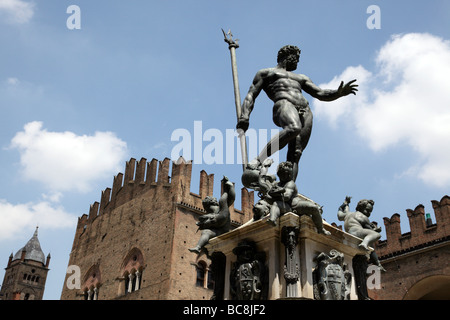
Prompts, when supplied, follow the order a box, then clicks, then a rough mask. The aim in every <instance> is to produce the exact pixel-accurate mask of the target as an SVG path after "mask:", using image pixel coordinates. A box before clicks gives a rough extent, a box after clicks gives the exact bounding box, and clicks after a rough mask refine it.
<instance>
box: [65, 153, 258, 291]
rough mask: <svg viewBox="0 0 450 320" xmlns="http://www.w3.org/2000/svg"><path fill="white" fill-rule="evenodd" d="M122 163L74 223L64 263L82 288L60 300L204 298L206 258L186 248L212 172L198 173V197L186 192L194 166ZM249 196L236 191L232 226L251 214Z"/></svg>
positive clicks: (208, 273)
mask: <svg viewBox="0 0 450 320" xmlns="http://www.w3.org/2000/svg"><path fill="white" fill-rule="evenodd" d="M169 169H170V160H169V159H167V158H166V159H164V160H163V161H158V160H156V159H153V160H152V161H150V162H147V160H146V159H144V158H142V159H141V160H140V161H136V160H135V159H131V160H130V161H127V163H126V167H125V174H122V173H119V174H118V175H116V176H115V177H114V181H113V186H112V189H111V188H107V189H105V190H104V191H103V192H102V193H101V200H100V202H95V203H94V204H92V205H91V206H90V210H89V215H86V214H84V215H82V216H81V217H80V218H79V219H78V224H77V228H76V232H75V237H74V241H73V246H72V250H71V253H70V259H69V265H76V266H78V267H79V268H80V273H81V279H80V280H81V287H80V289H69V288H68V286H67V285H66V281H67V279H68V277H69V276H70V273H69V274H68V275H67V276H66V281H65V282H64V286H63V289H62V294H61V299H62V300H74V299H80V300H81V299H87V300H88V299H89V300H96V299H99V300H107V299H129V300H140V299H158V300H175V299H177V300H178V299H180V300H181V299H209V298H210V297H211V295H212V293H213V290H212V288H213V283H212V277H211V270H210V264H211V261H210V260H209V259H208V258H207V257H206V255H205V254H204V253H202V254H200V255H197V254H195V253H191V252H189V251H188V248H190V247H192V246H194V245H195V244H196V243H197V240H198V238H199V237H200V233H196V232H197V226H196V224H195V223H196V221H197V220H198V219H197V217H198V216H199V215H202V214H204V213H205V211H204V210H203V206H202V199H203V198H204V197H206V196H207V195H213V185H214V175H213V174H210V175H208V174H207V173H206V172H205V171H201V172H200V187H199V193H198V194H196V193H193V192H191V190H190V184H191V172H192V163H190V162H185V161H183V159H182V158H180V160H179V161H178V162H177V163H172V172H171V177H169ZM253 203H254V195H253V192H248V191H247V190H246V189H245V188H243V189H242V190H241V210H237V209H235V208H234V206H233V207H232V208H231V209H232V210H231V220H232V225H233V226H234V227H235V226H238V225H240V224H242V223H244V222H246V221H248V220H249V219H250V218H251V216H252V208H253Z"/></svg>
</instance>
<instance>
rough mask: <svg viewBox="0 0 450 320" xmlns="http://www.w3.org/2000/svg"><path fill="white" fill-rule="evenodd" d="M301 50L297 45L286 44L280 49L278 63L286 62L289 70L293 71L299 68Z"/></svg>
mask: <svg viewBox="0 0 450 320" xmlns="http://www.w3.org/2000/svg"><path fill="white" fill-rule="evenodd" d="M300 52H301V50H300V49H299V48H298V47H296V46H292V45H287V46H284V47H282V48H281V49H280V50H279V51H278V56H277V62H278V64H284V65H285V67H286V70H287V71H293V70H295V69H297V63H298V61H299V59H300Z"/></svg>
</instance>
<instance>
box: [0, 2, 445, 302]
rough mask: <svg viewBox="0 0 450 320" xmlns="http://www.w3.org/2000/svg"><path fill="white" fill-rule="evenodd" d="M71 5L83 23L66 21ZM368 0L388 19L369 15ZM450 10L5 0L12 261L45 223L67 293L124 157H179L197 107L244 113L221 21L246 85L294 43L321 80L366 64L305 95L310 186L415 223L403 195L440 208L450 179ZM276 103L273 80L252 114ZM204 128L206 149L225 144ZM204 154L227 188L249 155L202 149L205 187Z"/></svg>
mask: <svg viewBox="0 0 450 320" xmlns="http://www.w3.org/2000/svg"><path fill="white" fill-rule="evenodd" d="M70 5H77V6H78V7H79V8H80V10H81V15H80V17H81V20H80V21H81V24H80V26H81V29H73V30H71V29H69V28H68V27H67V24H66V21H67V19H68V18H69V17H70V15H71V14H70V13H69V14H68V13H67V12H66V11H67V8H68V7H69V6H70ZM370 5H377V6H378V7H379V8H380V18H381V20H380V21H381V22H380V23H381V24H380V26H381V29H369V28H368V27H367V20H368V19H369V18H370V16H371V13H367V8H368V7H369V6H370ZM449 18H450V4H449V3H448V1H444V0H443V1H429V2H418V1H414V2H413V1H350V0H347V1H331V0H330V1H327V0H321V1H285V0H281V1H254V0H251V1H250V0H249V1H203V0H197V1H176V0H173V1H127V2H125V1H100V0H97V1H82V0H78V1H49V0H47V1H31V0H0V43H1V50H0V110H1V115H2V116H1V117H0V133H1V134H0V153H1V157H0V177H1V180H0V181H1V183H0V263H1V261H3V264H4V266H3V267H2V268H4V267H6V263H7V261H8V256H9V255H10V254H11V252H13V253H15V252H16V251H17V250H19V249H20V248H21V247H22V246H23V245H24V244H25V243H26V241H28V239H29V238H30V237H31V236H32V234H33V231H34V229H35V227H36V225H39V238H40V241H41V245H42V248H43V250H44V253H45V254H47V253H49V252H50V253H51V255H52V261H51V263H50V269H51V271H50V273H49V277H48V280H47V286H46V292H45V295H44V298H45V299H59V297H60V294H61V290H62V287H63V285H64V283H63V282H64V277H65V272H66V268H67V264H68V259H69V253H70V249H71V246H72V241H73V236H74V232H75V226H76V222H77V218H78V217H79V216H81V215H82V214H84V213H88V210H89V205H90V204H91V203H93V202H94V201H99V199H100V194H101V190H104V189H105V188H107V187H111V186H112V180H113V176H114V175H116V174H117V173H118V172H123V170H124V166H125V161H127V160H129V159H130V158H131V157H133V158H136V159H138V160H139V159H140V158H141V157H144V158H147V159H148V160H151V159H152V158H156V159H159V160H162V159H164V158H165V157H171V155H172V150H173V148H174V147H175V146H176V145H177V144H178V143H179V142H180V141H179V140H176V141H172V140H173V139H171V137H172V134H173V133H174V132H175V131H176V130H177V129H185V130H187V131H188V132H190V133H191V134H192V143H193V133H194V123H195V121H201V124H202V130H203V131H202V132H203V133H205V132H206V131H208V130H210V129H211V130H214V129H217V130H216V131H209V132H216V133H217V132H219V133H222V138H224V139H225V132H226V130H227V129H234V127H235V123H236V114H235V107H234V96H233V84H232V78H231V68H230V56H229V51H228V49H227V45H226V44H225V43H224V41H223V35H222V32H221V28H224V29H225V30H228V29H231V30H232V32H233V34H234V35H235V38H238V39H240V41H239V43H240V48H238V49H237V64H238V72H239V84H240V92H241V98H242V99H243V97H244V96H245V94H246V92H247V90H248V87H249V86H250V84H251V81H252V79H253V76H254V74H255V73H256V71H257V70H259V69H261V68H266V67H272V66H275V65H276V53H277V51H278V49H279V48H280V47H281V46H283V45H285V44H294V45H297V46H299V47H300V49H301V50H302V54H301V58H300V64H299V68H298V69H297V72H299V73H304V74H306V75H308V76H309V77H310V78H311V79H312V80H313V81H314V82H315V83H316V84H318V85H320V86H322V87H324V88H335V87H337V85H338V83H339V82H340V80H344V81H349V80H352V79H354V78H356V79H358V83H359V84H360V88H359V89H360V90H359V92H358V94H357V95H356V96H349V97H345V98H342V99H340V100H337V101H334V102H329V103H319V102H317V101H314V99H313V98H311V97H310V96H308V95H306V94H305V95H306V97H307V99H308V100H309V101H310V104H311V108H312V110H313V113H314V126H313V132H312V136H311V140H310V142H309V145H308V147H307V148H306V150H305V151H304V154H303V157H302V159H301V162H300V173H299V177H298V179H297V185H298V188H299V191H300V193H302V194H304V195H306V196H308V197H310V198H312V199H313V200H314V201H316V202H318V203H320V204H321V205H323V206H324V214H323V217H324V218H325V219H326V220H327V221H328V222H337V218H336V212H337V208H338V207H339V205H340V204H341V203H342V201H343V200H344V199H345V196H346V195H351V196H352V197H353V203H352V205H351V208H352V209H354V206H355V204H356V202H357V201H358V200H359V199H362V198H370V199H373V200H374V201H375V207H374V212H373V214H372V220H374V221H377V222H378V224H380V225H381V226H382V227H384V224H383V217H391V216H392V215H393V214H394V213H400V214H401V219H402V232H407V231H409V226H408V223H407V221H408V219H407V216H406V213H405V210H406V209H409V208H410V209H414V208H415V207H416V206H417V205H418V204H423V205H425V210H426V211H427V212H430V213H431V214H432V217H433V218H434V215H433V209H432V207H431V204H430V201H431V200H440V199H441V198H442V197H443V196H444V195H446V194H449V187H450V170H449V169H450V150H449V147H448V146H449V145H450V131H449V130H450V129H449V128H450V126H449V125H448V123H450V99H449V95H448V87H449V85H450V80H448V78H447V75H448V74H449V72H450V44H449V40H450V19H449ZM271 109H272V104H271V101H270V100H269V99H268V98H267V97H266V96H265V95H264V93H262V94H261V95H260V96H259V97H258V99H257V101H256V106H255V109H254V111H253V113H252V115H251V118H250V127H251V128H253V129H254V130H259V129H264V130H270V129H275V128H276V126H275V125H274V124H273V123H272V119H271ZM215 138H217V139H218V138H220V136H215ZM204 140H205V141H203V142H202V146H200V148H201V149H200V150H205V149H207V147H208V146H210V147H211V146H215V145H211V143H212V142H210V141H206V139H204ZM224 145H225V141H224ZM192 148H193V146H192ZM216 151H217V150H216ZM225 152H226V150H223V157H222V159H223V160H224V157H225ZM284 157H285V152H284V151H282V152H281V153H280V155H279V159H281V160H282V159H284ZM200 159H202V158H200ZM216 159H218V158H216ZM218 160H220V159H218ZM224 161H225V160H224ZM202 169H204V170H206V171H207V172H208V173H214V174H215V177H216V183H215V194H216V196H217V192H218V191H219V190H220V188H219V180H220V179H221V177H222V176H223V175H227V176H228V177H229V178H230V179H231V180H232V181H234V182H236V185H237V186H238V187H239V188H240V187H242V185H241V184H240V175H241V172H242V167H241V165H240V164H238V163H233V164H229V163H228V164H226V163H225V164H220V163H219V164H217V163H213V164H207V163H205V161H204V159H203V161H202V163H194V168H193V177H192V178H193V181H192V185H191V190H192V191H193V192H196V191H197V190H198V176H199V172H200V171H201V170H202ZM239 201H240V199H239V198H238V199H237V203H238V204H239V203H240V202H239ZM237 207H238V208H239V207H240V205H237ZM383 238H384V236H383ZM3 275H4V270H3V269H2V270H1V271H0V278H1V279H3Z"/></svg>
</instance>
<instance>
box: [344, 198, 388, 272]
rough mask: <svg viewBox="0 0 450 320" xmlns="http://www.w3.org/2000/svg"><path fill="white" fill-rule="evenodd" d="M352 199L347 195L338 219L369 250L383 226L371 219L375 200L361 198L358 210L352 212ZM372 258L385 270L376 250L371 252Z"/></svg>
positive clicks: (378, 236)
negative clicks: (350, 206) (350, 207)
mask: <svg viewBox="0 0 450 320" xmlns="http://www.w3.org/2000/svg"><path fill="white" fill-rule="evenodd" d="M350 201H351V197H349V196H347V197H345V201H344V203H343V204H342V205H341V206H340V207H339V210H338V214H337V216H338V219H339V221H344V230H345V231H346V232H348V233H350V234H351V235H354V236H356V237H358V238H361V239H362V242H361V243H360V244H359V247H360V248H362V249H364V250H369V246H370V247H373V245H374V244H375V242H376V241H377V240H379V239H380V238H381V234H380V232H381V228H380V227H378V226H377V225H376V224H375V223H372V222H370V220H369V217H370V214H371V213H372V210H373V206H374V204H375V202H374V201H373V200H367V199H363V200H360V201H359V202H358V204H357V205H356V211H355V212H351V211H350V210H349V206H348V205H349V204H350ZM370 260H371V262H372V263H374V264H375V265H377V266H378V267H379V268H380V270H381V271H385V270H384V268H383V267H382V266H381V263H380V261H379V260H378V256H377V254H376V253H375V251H372V252H371V254H370Z"/></svg>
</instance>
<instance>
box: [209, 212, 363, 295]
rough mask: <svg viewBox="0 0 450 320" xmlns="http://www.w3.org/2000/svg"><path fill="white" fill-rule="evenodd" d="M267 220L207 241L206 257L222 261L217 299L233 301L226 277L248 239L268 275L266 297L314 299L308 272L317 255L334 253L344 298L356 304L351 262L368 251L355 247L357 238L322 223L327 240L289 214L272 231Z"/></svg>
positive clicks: (307, 219) (302, 218)
mask: <svg viewBox="0 0 450 320" xmlns="http://www.w3.org/2000/svg"><path fill="white" fill-rule="evenodd" d="M267 219H268V217H267V216H266V217H264V218H262V219H261V220H258V221H250V222H248V223H246V224H244V225H243V226H241V227H239V228H236V229H234V230H232V231H230V232H227V233H225V234H222V235H221V236H218V237H215V238H213V239H210V241H209V243H208V244H207V245H206V248H207V250H208V253H209V254H210V255H212V254H220V255H221V256H222V257H224V258H225V259H222V261H223V262H222V263H224V264H225V265H224V266H223V267H222V268H221V269H222V270H224V278H222V281H223V282H222V283H223V289H222V288H221V289H220V290H221V291H222V290H223V292H221V294H220V295H219V296H220V297H223V299H225V300H229V299H232V298H233V297H232V295H231V292H230V285H231V284H230V275H231V272H232V269H233V265H234V262H235V261H236V254H235V253H234V252H233V249H234V248H236V247H237V246H238V244H239V243H241V242H242V241H243V240H248V241H252V242H254V244H255V247H256V251H258V252H261V253H263V254H264V255H265V259H264V264H265V267H266V270H267V272H266V274H267V277H266V278H265V284H264V285H265V286H266V290H267V292H266V297H265V298H267V299H269V300H275V299H295V298H297V299H302V298H303V299H314V298H315V296H314V282H315V281H314V275H313V271H314V270H315V269H317V268H318V261H317V257H318V256H319V255H320V254H321V253H324V254H329V253H330V251H332V250H336V251H337V252H339V253H341V255H340V256H342V257H343V263H344V264H345V268H346V269H347V275H348V274H350V275H351V285H350V288H349V295H347V298H349V299H351V300H357V299H358V297H357V294H356V289H355V280H354V279H355V277H354V276H353V275H354V272H353V267H352V259H353V257H354V256H355V255H367V252H365V251H362V250H361V249H360V248H359V247H358V244H359V243H360V242H361V239H359V238H357V237H354V236H352V235H350V234H348V233H346V232H344V231H342V230H340V229H338V228H335V227H333V226H331V225H330V224H327V223H326V222H325V221H324V228H325V229H326V230H327V231H329V232H330V233H331V235H324V234H318V233H317V229H316V227H315V226H314V224H313V222H312V220H311V218H310V217H308V216H304V215H302V216H298V215H297V214H294V213H291V212H289V213H286V214H284V215H283V216H281V218H280V220H279V222H278V225H277V226H272V225H270V224H268V223H267ZM336 251H333V252H334V253H335V252H336ZM322 256H323V255H322ZM338 269H339V267H338ZM331 273H333V272H332V271H331ZM316 282H317V281H316ZM316 291H317V290H316ZM316 298H317V296H316Z"/></svg>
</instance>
